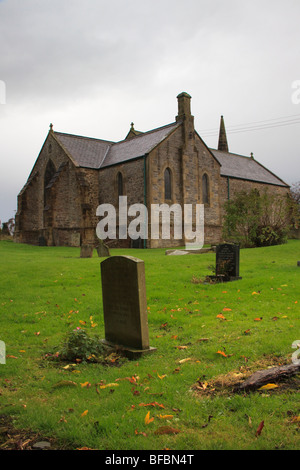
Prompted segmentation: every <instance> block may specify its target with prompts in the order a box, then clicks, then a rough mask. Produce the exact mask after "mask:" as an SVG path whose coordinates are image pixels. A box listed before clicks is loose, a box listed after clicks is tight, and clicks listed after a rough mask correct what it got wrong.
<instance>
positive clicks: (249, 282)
mask: <svg viewBox="0 0 300 470" xmlns="http://www.w3.org/2000/svg"><path fill="white" fill-rule="evenodd" d="M111 253H112V255H125V254H130V255H131V256H136V257H138V258H140V259H143V260H144V261H145V272H146V287H147V304H148V321H149V336H150V346H153V347H156V348H157V351H156V352H154V353H152V354H150V355H147V356H144V357H142V358H139V359H138V360H129V359H122V360H120V359H119V358H118V357H116V356H113V355H112V356H109V357H107V359H106V364H100V363H76V364H75V365H74V364H73V363H72V364H69V363H62V362H53V361H49V360H47V359H45V355H46V354H47V353H49V352H50V351H53V350H55V348H56V347H59V345H60V344H61V342H62V340H63V338H64V337H65V335H66V333H67V332H68V331H71V330H74V329H75V328H77V327H81V328H84V329H85V330H86V331H87V332H88V333H90V334H91V335H93V334H98V335H99V336H100V337H101V338H104V325H103V311H102V299H101V279H100V262H101V259H99V258H98V257H97V256H96V255H97V253H96V251H95V252H94V256H93V258H90V259H82V258H80V257H79V254H80V250H79V248H64V247H33V246H28V245H22V244H14V243H13V242H9V241H2V242H0V254H1V266H0V272H1V286H0V293H1V295H0V340H2V341H4V342H5V345H6V355H7V357H6V364H0V417H1V418H2V420H5V419H6V418H7V417H10V419H11V425H12V426H14V428H15V429H17V430H21V429H22V430H24V429H25V430H28V429H30V430H31V432H32V433H39V436H43V437H44V438H48V439H52V440H53V442H54V446H56V447H57V448H61V449H77V448H82V447H88V448H91V449H100V450H143V449H145V450H163V449H170V450H197V449H200V450H208V449H209V450H229V449H239V450H246V449H249V450H254V449H268V450H271V449H284V450H287V449H291V450H296V449H297V450H299V415H300V410H299V388H298V387H299V383H300V377H299V375H298V376H295V377H293V378H291V379H289V380H288V381H286V382H282V383H278V384H277V385H278V386H277V388H274V389H270V390H257V391H254V392H249V393H234V392H233V390H232V385H233V384H234V383H236V382H238V381H241V380H244V379H245V377H247V376H249V375H251V373H253V372H255V371H256V370H259V369H266V368H268V367H271V366H278V365H280V364H289V363H291V361H292V354H293V353H294V352H295V350H294V349H292V343H293V342H294V341H296V340H300V325H299V323H300V288H299V286H300V282H299V281H300V268H299V267H297V261H298V260H300V241H298V240H290V241H289V242H288V244H286V245H282V246H274V247H268V248H257V249H243V250H241V253H240V275H241V276H242V279H241V280H239V281H234V282H229V283H224V284H215V285H212V284H206V283H203V282H199V283H197V279H204V278H205V276H206V275H208V274H212V271H211V266H212V265H214V264H215V255H214V254H212V253H207V254H201V255H186V256H166V255H165V250H160V249H158V250H117V249H116V250H112V252H111ZM262 422H263V424H264V426H263V428H262V429H261V432H260V433H257V429H258V428H259V426H260V424H261V423H262ZM1 442H2V444H1ZM1 445H2V447H3V448H5V446H6V444H5V442H4V441H3V440H2V441H1V432H0V446H1ZM24 445H25V444H24ZM0 449H1V447H0Z"/></svg>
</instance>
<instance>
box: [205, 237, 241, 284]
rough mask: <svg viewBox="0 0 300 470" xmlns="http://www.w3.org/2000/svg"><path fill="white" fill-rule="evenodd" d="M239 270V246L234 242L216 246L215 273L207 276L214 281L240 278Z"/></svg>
mask: <svg viewBox="0 0 300 470" xmlns="http://www.w3.org/2000/svg"><path fill="white" fill-rule="evenodd" d="M239 270H240V247H239V245H236V244H234V243H221V244H220V245H217V247H216V275H215V276H209V277H210V278H211V279H212V280H213V281H216V282H228V281H236V280H238V279H242V278H241V277H240V275H239Z"/></svg>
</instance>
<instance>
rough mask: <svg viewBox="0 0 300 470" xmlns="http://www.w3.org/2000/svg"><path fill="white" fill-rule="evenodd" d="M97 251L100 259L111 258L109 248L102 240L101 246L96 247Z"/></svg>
mask: <svg viewBox="0 0 300 470" xmlns="http://www.w3.org/2000/svg"><path fill="white" fill-rule="evenodd" d="M96 250H97V253H98V256H99V258H106V257H107V256H110V252H109V248H108V246H107V245H106V244H105V243H104V242H103V241H102V240H100V241H99V245H98V246H97V247H96Z"/></svg>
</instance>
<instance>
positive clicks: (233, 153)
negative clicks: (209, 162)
mask: <svg viewBox="0 0 300 470" xmlns="http://www.w3.org/2000/svg"><path fill="white" fill-rule="evenodd" d="M209 150H211V151H212V152H220V153H221V154H226V153H227V154H228V155H236V156H237V157H242V158H249V159H251V156H249V157H248V156H247V155H241V154H240V153H235V152H224V150H218V149H212V148H211V147H209ZM251 160H252V159H251ZM256 161H257V160H256Z"/></svg>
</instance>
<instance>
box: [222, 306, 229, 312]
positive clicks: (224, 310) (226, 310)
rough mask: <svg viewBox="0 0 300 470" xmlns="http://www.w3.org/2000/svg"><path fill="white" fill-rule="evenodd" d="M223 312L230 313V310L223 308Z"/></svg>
mask: <svg viewBox="0 0 300 470" xmlns="http://www.w3.org/2000/svg"><path fill="white" fill-rule="evenodd" d="M223 312H231V308H227V307H225V308H223Z"/></svg>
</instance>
